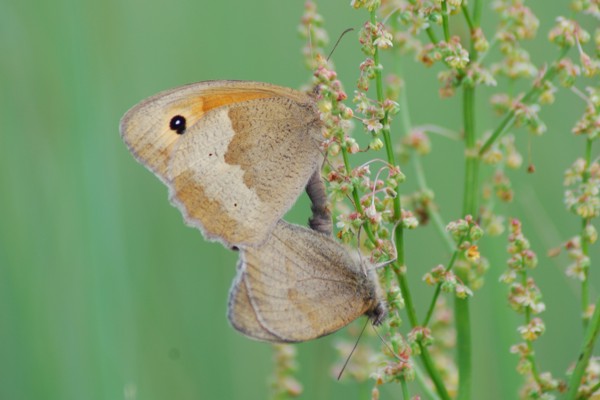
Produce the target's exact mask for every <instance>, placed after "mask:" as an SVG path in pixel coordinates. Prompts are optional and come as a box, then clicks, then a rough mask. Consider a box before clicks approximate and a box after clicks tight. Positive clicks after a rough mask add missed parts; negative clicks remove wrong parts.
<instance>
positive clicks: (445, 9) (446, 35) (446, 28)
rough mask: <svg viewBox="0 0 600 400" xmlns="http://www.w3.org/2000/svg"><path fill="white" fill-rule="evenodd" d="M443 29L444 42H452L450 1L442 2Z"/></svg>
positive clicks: (444, 0) (443, 0)
mask: <svg viewBox="0 0 600 400" xmlns="http://www.w3.org/2000/svg"><path fill="white" fill-rule="evenodd" d="M442 27H443V29H444V40H445V41H446V43H449V42H450V27H449V24H448V0H442Z"/></svg>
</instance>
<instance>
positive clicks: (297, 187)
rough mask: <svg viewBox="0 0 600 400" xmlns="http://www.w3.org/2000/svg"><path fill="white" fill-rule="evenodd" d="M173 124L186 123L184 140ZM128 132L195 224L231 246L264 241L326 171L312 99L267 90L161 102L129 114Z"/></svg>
mask: <svg viewBox="0 0 600 400" xmlns="http://www.w3.org/2000/svg"><path fill="white" fill-rule="evenodd" d="M174 116H182V117H183V118H184V119H185V124H186V129H185V131H184V132H183V133H182V134H178V133H177V132H175V131H174V130H172V129H171V127H170V122H171V120H172V118H173V117H174ZM120 129H121V135H122V137H123V140H124V141H125V143H126V144H127V146H128V148H129V150H130V151H131V153H132V154H133V155H134V156H135V157H136V159H137V160H138V161H139V162H140V163H142V164H144V165H145V166H146V167H147V168H148V169H150V170H151V171H152V172H154V173H155V174H156V175H157V176H158V177H159V178H160V179H161V180H162V181H163V182H164V183H165V184H166V185H167V186H169V189H170V197H171V200H172V202H173V203H174V204H175V205H176V206H177V207H179V208H180V210H181V211H182V213H183V214H184V216H185V218H186V221H187V222H188V224H190V225H193V226H195V227H197V228H199V229H200V230H202V232H203V233H204V234H205V236H207V237H208V238H209V239H216V240H221V241H223V242H224V243H225V244H227V245H255V244H257V243H260V242H261V241H263V240H264V239H265V236H266V234H267V233H268V232H269V231H270V230H271V229H272V228H273V225H274V223H275V222H276V221H277V220H278V219H279V218H280V217H281V216H282V215H283V214H284V213H285V211H287V210H288V209H289V208H290V207H291V205H292V203H293V202H294V201H295V200H296V198H297V197H298V196H299V194H300V192H301V191H302V188H303V187H304V185H305V184H306V182H307V181H308V179H309V177H310V175H311V173H312V172H313V171H314V170H315V169H316V168H319V167H320V164H321V162H322V155H321V152H320V150H319V141H320V140H321V124H320V121H319V118H318V112H317V109H316V106H315V104H314V100H313V98H312V97H310V96H309V95H307V94H305V93H302V92H299V91H295V90H292V89H288V88H284V87H279V86H274V85H269V84H264V83H258V82H243V81H210V82H200V83H196V84H191V85H188V86H183V87H180V88H176V89H172V90H169V91H166V92H162V93H160V94H158V95H156V96H153V97H151V98H149V99H147V100H145V101H143V102H141V103H140V104H138V105H137V106H135V107H133V108H132V109H131V110H130V111H128V112H127V113H126V114H125V116H124V117H123V119H122V120H121V126H120Z"/></svg>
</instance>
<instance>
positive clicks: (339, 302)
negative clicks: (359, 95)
mask: <svg viewBox="0 0 600 400" xmlns="http://www.w3.org/2000/svg"><path fill="white" fill-rule="evenodd" d="M120 130H121V136H122V137H123V140H124V141H125V143H126V144H127V146H128V148H129V150H130V151H131V153H132V154H133V156H134V157H135V158H136V159H137V160H138V161H139V162H140V163H141V164H143V165H144V166H145V167H146V168H148V169H149V170H150V171H152V172H153V173H154V174H155V175H156V176H157V177H158V178H159V179H160V180H161V181H162V182H163V183H165V184H166V185H167V187H168V188H169V199H170V200H171V202H172V203H173V204H174V205H175V206H176V207H177V208H179V210H180V211H181V212H182V214H183V216H184V219H185V221H186V223H187V224H189V225H191V226H193V227H196V228H198V229H199V230H200V231H201V232H202V233H203V235H204V236H205V237H206V238H207V239H209V240H216V241H220V242H222V243H223V244H224V245H225V246H227V247H230V248H237V249H239V251H240V257H239V262H238V266H237V275H236V277H235V279H234V281H233V285H232V287H231V291H230V294H229V305H228V317H229V321H230V322H231V324H232V325H233V327H234V328H235V329H237V330H238V331H240V332H241V333H243V334H245V335H247V336H249V337H251V338H254V339H258V340H264V341H268V342H302V341H307V340H311V339H315V338H317V337H320V336H323V335H327V334H329V333H332V332H334V331H336V330H338V329H340V328H342V327H343V326H345V325H347V324H348V323H350V322H352V321H353V320H354V319H356V318H358V317H359V316H361V315H363V314H366V315H368V316H369V317H370V318H371V319H372V320H373V322H374V323H375V324H377V323H380V322H381V321H382V320H383V318H384V317H385V315H386V309H385V305H384V302H383V301H382V300H381V298H382V295H381V293H380V288H379V285H378V283H377V277H376V274H375V273H374V271H373V269H372V268H368V267H366V266H365V265H364V264H363V263H364V261H362V260H361V259H360V257H355V256H352V255H351V254H350V253H349V252H348V251H347V250H346V249H345V248H344V247H343V246H342V245H340V244H339V243H337V242H336V241H335V240H334V239H333V238H332V237H331V229H332V228H331V217H330V214H329V212H328V211H327V208H326V195H325V189H324V186H323V182H322V180H321V177H320V169H321V165H322V163H323V154H322V151H321V149H320V142H321V141H322V140H323V136H322V123H321V120H320V116H319V112H318V109H317V106H316V100H315V95H314V94H307V93H303V92H300V91H296V90H293V89H289V88H285V87H280V86H275V85H270V84H266V83H259V82H244V81H207V82H199V83H194V84H190V85H187V86H182V87H179V88H175V89H172V90H168V91H165V92H162V93H159V94H157V95H155V96H153V97H150V98H148V99H146V100H144V101H142V102H141V103H139V104H138V105H136V106H134V107H133V108H132V109H131V110H129V111H128V112H127V113H126V114H125V116H124V117H123V119H122V120H121V126H120ZM305 188H306V190H307V193H308V194H309V197H310V198H311V201H312V202H313V206H312V209H313V217H312V218H311V220H310V226H311V228H312V229H307V228H304V227H301V226H298V225H292V224H289V223H287V222H285V221H284V220H282V219H281V218H282V217H283V215H284V214H285V212H286V211H288V210H289V208H290V207H291V206H292V204H293V203H294V202H295V201H296V199H297V198H298V196H299V195H300V194H301V192H302V191H303V190H304V189H305Z"/></svg>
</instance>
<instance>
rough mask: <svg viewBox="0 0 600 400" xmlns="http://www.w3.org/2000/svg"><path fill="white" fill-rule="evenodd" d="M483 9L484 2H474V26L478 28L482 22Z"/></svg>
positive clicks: (479, 0) (476, 0)
mask: <svg viewBox="0 0 600 400" xmlns="http://www.w3.org/2000/svg"><path fill="white" fill-rule="evenodd" d="M482 7H483V1H481V0H474V1H473V25H474V26H475V27H477V28H479V26H480V22H481V10H482Z"/></svg>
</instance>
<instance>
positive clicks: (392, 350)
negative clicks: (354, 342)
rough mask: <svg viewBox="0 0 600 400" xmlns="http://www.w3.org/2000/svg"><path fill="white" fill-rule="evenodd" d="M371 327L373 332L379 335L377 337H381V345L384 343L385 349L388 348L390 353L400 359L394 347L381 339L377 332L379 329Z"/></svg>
mask: <svg viewBox="0 0 600 400" xmlns="http://www.w3.org/2000/svg"><path fill="white" fill-rule="evenodd" d="M371 327H372V328H373V331H374V332H375V333H376V334H377V336H378V337H379V340H381V343H383V344H384V346H385V347H387V349H388V350H389V351H390V353H391V354H392V355H393V356H394V357H396V358H399V357H398V356H397V355H396V352H395V351H394V349H392V346H390V344H389V343H388V342H386V341H385V339H384V338H382V337H381V335H380V334H379V331H378V330H377V328H376V327H375V325H373V324H371Z"/></svg>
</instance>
